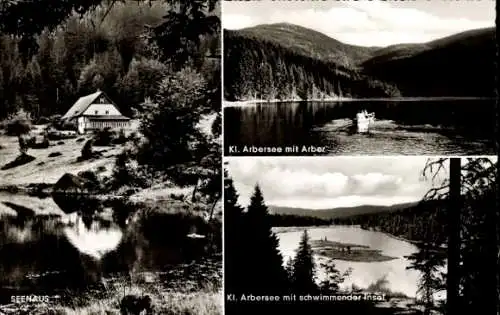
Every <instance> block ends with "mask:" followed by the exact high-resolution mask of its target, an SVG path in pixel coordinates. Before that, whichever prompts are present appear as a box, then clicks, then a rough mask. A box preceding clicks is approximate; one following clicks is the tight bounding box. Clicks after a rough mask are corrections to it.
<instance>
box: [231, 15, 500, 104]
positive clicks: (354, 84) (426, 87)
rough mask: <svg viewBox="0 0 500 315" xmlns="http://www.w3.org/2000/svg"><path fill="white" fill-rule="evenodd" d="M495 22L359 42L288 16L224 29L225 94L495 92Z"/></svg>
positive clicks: (306, 96) (310, 96)
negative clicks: (441, 34)
mask: <svg viewBox="0 0 500 315" xmlns="http://www.w3.org/2000/svg"><path fill="white" fill-rule="evenodd" d="M495 47H496V46H495V30H494V29H492V28H490V29H480V30H472V31H468V32H464V33H460V34H456V35H453V36H449V37H446V38H442V39H438V40H435V41H432V42H429V43H423V44H399V45H392V46H389V47H361V46H353V45H348V44H344V43H342V42H339V41H337V40H335V39H333V38H330V37H328V36H327V35H325V34H322V33H319V32H317V31H314V30H311V29H307V28H304V27H300V26H297V25H293V24H288V23H276V24H267V25H258V26H254V27H250V28H245V29H241V30H237V31H236V30H225V31H224V58H225V61H224V62H225V71H224V86H225V94H224V97H225V99H226V100H228V101H234V100H248V99H264V100H274V99H280V100H291V99H294V100H299V99H302V100H305V99H321V98H331V97H339V96H344V97H354V98H373V97H375V98H379V97H401V96H402V97H436V96H437V97H493V96H494V91H495V89H494V82H495V76H494V72H493V71H494V65H495V56H496V48H495Z"/></svg>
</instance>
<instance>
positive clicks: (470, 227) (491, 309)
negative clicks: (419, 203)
mask: <svg viewBox="0 0 500 315" xmlns="http://www.w3.org/2000/svg"><path fill="white" fill-rule="evenodd" d="M448 161H449V163H448ZM446 165H449V172H450V173H449V177H448V179H446V180H444V181H443V183H442V184H441V185H439V186H438V187H436V188H433V189H432V190H431V191H430V192H429V193H428V194H427V196H426V198H434V199H435V198H437V199H443V200H447V201H448V204H449V206H448V207H447V209H446V210H447V211H450V212H452V211H453V212H454V213H453V214H450V213H448V214H447V216H448V222H447V231H448V233H447V236H448V259H449V260H448V274H447V280H448V282H447V291H448V292H447V293H448V294H450V296H448V301H447V304H448V305H447V312H448V313H447V314H449V312H453V311H454V310H455V311H456V310H460V312H474V311H475V310H477V309H478V308H482V309H483V310H488V311H486V313H488V314H494V313H495V312H496V311H497V309H498V278H497V277H495V276H493V275H494V274H498V269H499V268H498V267H500V266H499V264H498V256H497V253H498V252H499V245H498V241H497V240H498V233H499V232H498V226H499V223H500V222H499V218H498V214H497V210H496V208H497V207H496V196H497V176H498V174H497V172H498V162H493V161H492V160H491V159H489V158H467V159H458V160H454V159H437V160H430V161H429V162H428V163H427V165H426V167H425V169H424V174H425V173H426V172H427V173H430V174H433V178H435V177H436V176H437V174H439V173H440V172H441V171H442V170H444V169H445V167H446ZM457 213H461V215H460V216H459V217H458V218H457V217H455V216H456V215H457ZM450 239H451V240H450ZM451 277H454V279H453V280H450V279H449V278H451ZM450 299H451V300H450ZM452 314H453V313H452Z"/></svg>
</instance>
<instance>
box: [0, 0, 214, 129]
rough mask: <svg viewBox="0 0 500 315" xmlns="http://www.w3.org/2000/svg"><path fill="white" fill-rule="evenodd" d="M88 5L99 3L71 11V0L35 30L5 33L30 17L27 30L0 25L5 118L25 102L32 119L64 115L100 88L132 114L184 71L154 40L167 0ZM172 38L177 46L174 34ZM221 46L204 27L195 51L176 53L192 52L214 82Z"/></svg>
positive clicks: (0, 105)
mask: <svg viewBox="0 0 500 315" xmlns="http://www.w3.org/2000/svg"><path fill="white" fill-rule="evenodd" d="M101 2H102V3H101ZM37 4H38V3H35V4H34V5H37ZM90 4H94V6H95V8H94V9H92V10H88V11H83V13H82V14H80V13H78V12H76V11H73V13H71V8H72V7H71V6H70V7H69V12H70V14H69V16H68V17H67V18H66V17H65V18H61V19H60V20H61V21H60V23H59V24H56V25H50V26H51V28H49V27H41V28H40V30H38V29H37V30H33V31H37V32H38V31H39V33H33V34H29V37H28V35H26V36H24V37H21V36H15V35H13V34H11V33H7V32H10V31H16V32H19V31H25V30H28V29H29V27H30V23H28V22H26V23H24V24H23V26H22V27H23V28H22V29H18V30H15V29H13V30H11V29H10V28H9V27H10V25H6V26H5V27H4V29H5V33H2V30H1V29H0V119H3V118H6V117H7V116H8V115H10V114H13V113H15V112H16V111H17V110H19V109H21V108H22V109H24V110H25V111H28V112H29V113H31V115H32V117H33V118H35V119H38V118H40V117H42V116H44V117H50V116H52V115H63V114H64V113H65V112H66V111H67V110H68V109H69V108H70V107H71V105H73V103H74V102H75V101H76V100H77V99H78V98H79V97H80V96H84V95H87V94H90V93H94V92H95V91H96V90H97V89H100V90H102V91H104V92H105V93H106V94H107V95H108V96H109V97H110V98H111V99H112V100H113V101H114V102H115V103H116V104H117V105H118V106H119V107H120V110H121V111H122V112H123V113H124V114H125V115H132V114H133V109H136V108H137V107H138V106H139V105H140V104H141V103H142V102H144V100H145V98H147V97H153V96H155V93H156V92H157V90H158V86H159V83H160V81H161V80H162V79H163V77H164V76H165V75H166V74H167V73H169V72H172V71H177V70H179V69H174V67H173V65H174V64H175V63H172V62H170V60H169V61H167V60H166V59H161V58H160V56H161V55H162V54H164V55H165V56H166V55H168V54H169V50H168V49H169V48H168V47H164V44H163V43H162V42H158V41H157V40H155V39H157V35H159V34H160V32H161V29H160V28H156V27H157V26H159V25H162V24H163V22H164V21H165V19H168V16H166V15H165V14H166V12H167V10H168V8H169V6H170V4H168V2H166V1H151V2H148V1H123V2H122V1H118V2H116V1H109V2H107V1H93V2H92V3H90ZM173 5H174V4H173ZM43 6H44V5H43V3H41V4H40V8H39V10H44V8H43ZM45 6H46V7H49V8H50V5H45ZM82 10H83V9H82ZM7 14H13V15H14V14H15V12H14V13H12V12H10V11H6V12H5V13H4V14H3V15H2V22H3V21H6V22H8V21H10V17H11V16H10V15H7ZM23 14H24V13H23ZM47 14H52V13H47ZM47 16H50V15H47ZM33 21H37V20H36V18H35V20H33V19H32V22H31V23H33ZM53 21H57V20H56V19H55V18H54V19H53ZM21 22H22V21H21ZM21 22H19V23H21ZM31 25H32V26H31V27H32V28H36V27H38V26H36V25H33V24H31ZM186 35H187V34H186ZM178 37H179V36H178ZM178 40H179V39H177V41H178ZM168 45H169V47H177V46H176V45H175V43H174V42H173V41H172V42H170V43H169V44H168ZM218 49H219V36H218V35H217V34H215V35H212V34H208V33H207V34H202V36H201V42H200V45H197V47H196V51H195V50H194V49H192V47H191V48H190V49H186V51H185V52H184V56H181V57H179V58H186V56H189V58H190V59H194V60H195V65H196V67H197V68H198V69H200V71H201V72H202V74H203V76H204V78H205V79H206V80H207V81H208V82H214V83H215V82H219V77H220V74H219V73H220V72H218V71H219V70H217V69H220V68H219V67H220V65H219V62H218V60H217V59H216V58H213V56H215V55H216V54H217V53H218ZM161 50H163V51H161ZM186 54H187V55H186ZM172 55H174V54H172ZM176 55H180V54H176ZM214 69H215V70H214ZM213 106H214V107H217V106H219V105H217V104H213Z"/></svg>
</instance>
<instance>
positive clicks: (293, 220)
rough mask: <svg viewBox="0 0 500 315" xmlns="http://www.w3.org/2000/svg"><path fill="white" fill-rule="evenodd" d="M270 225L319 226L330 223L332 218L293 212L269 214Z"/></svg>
mask: <svg viewBox="0 0 500 315" xmlns="http://www.w3.org/2000/svg"><path fill="white" fill-rule="evenodd" d="M270 220H271V225H272V226H320V225H330V224H332V220H325V219H321V218H317V217H311V216H300V215H293V214H270Z"/></svg>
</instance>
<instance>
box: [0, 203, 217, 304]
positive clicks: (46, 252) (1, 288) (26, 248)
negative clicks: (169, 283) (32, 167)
mask: <svg viewBox="0 0 500 315" xmlns="http://www.w3.org/2000/svg"><path fill="white" fill-rule="evenodd" d="M16 196H17V195H13V196H12V198H10V200H12V206H14V204H15V203H16V201H17V198H16ZM66 197H67V198H66V199H64V198H62V199H61V198H59V199H58V198H55V199H57V204H58V205H60V207H61V210H62V211H60V212H59V214H56V215H43V214H42V213H36V214H33V215H31V216H21V215H10V214H9V215H5V216H0V257H1V259H0V304H1V303H8V302H9V301H7V300H6V301H4V300H2V297H3V296H7V297H8V296H10V295H11V294H23V293H27V294H37V293H42V294H43V295H46V294H60V293H61V292H67V290H68V289H69V290H80V289H85V288H88V286H89V285H97V286H101V285H102V283H101V279H102V278H103V277H104V276H106V275H108V276H109V275H111V274H113V275H114V274H117V273H118V274H123V275H128V274H129V272H141V271H144V270H150V271H154V270H165V268H168V266H171V267H173V266H178V265H179V264H183V263H189V262H193V261H195V260H198V259H202V258H204V257H205V256H204V255H206V253H207V247H206V240H205V239H190V238H188V237H187V235H188V234H189V233H193V232H196V233H199V234H203V235H207V233H208V232H209V231H210V230H211V229H212V228H213V227H211V226H210V225H207V222H205V220H204V219H203V218H201V217H200V216H194V215H193V216H190V215H187V214H185V213H182V212H179V213H168V212H165V211H152V210H151V209H149V211H147V215H139V216H137V215H136V216H134V220H132V221H131V222H129V223H128V225H127V227H126V228H120V227H119V226H118V225H117V224H116V223H115V222H114V221H113V217H114V215H115V214H116V212H120V211H123V210H124V209H123V206H119V203H117V204H116V205H115V204H114V203H113V206H112V207H113V208H112V209H111V208H105V207H104V206H103V205H102V203H101V202H99V201H98V200H91V199H88V198H80V199H78V200H75V199H72V198H70V197H68V196H66ZM21 199H22V198H20V199H19V200H21ZM23 201H24V199H23ZM31 201H32V200H30V202H31ZM44 202H45V204H47V201H44ZM54 202H56V200H54ZM31 204H32V203H30V205H31ZM33 205H34V204H33ZM91 206H92V207H91ZM35 207H36V206H33V209H35ZM66 207H73V209H69V208H66ZM14 208H16V207H15V206H14ZM18 208H19V207H18ZM19 209H21V208H19ZM33 213H35V212H33ZM65 213H70V214H69V215H68V214H65ZM80 214H86V215H87V217H86V218H85V220H84V217H82V216H80Z"/></svg>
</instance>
